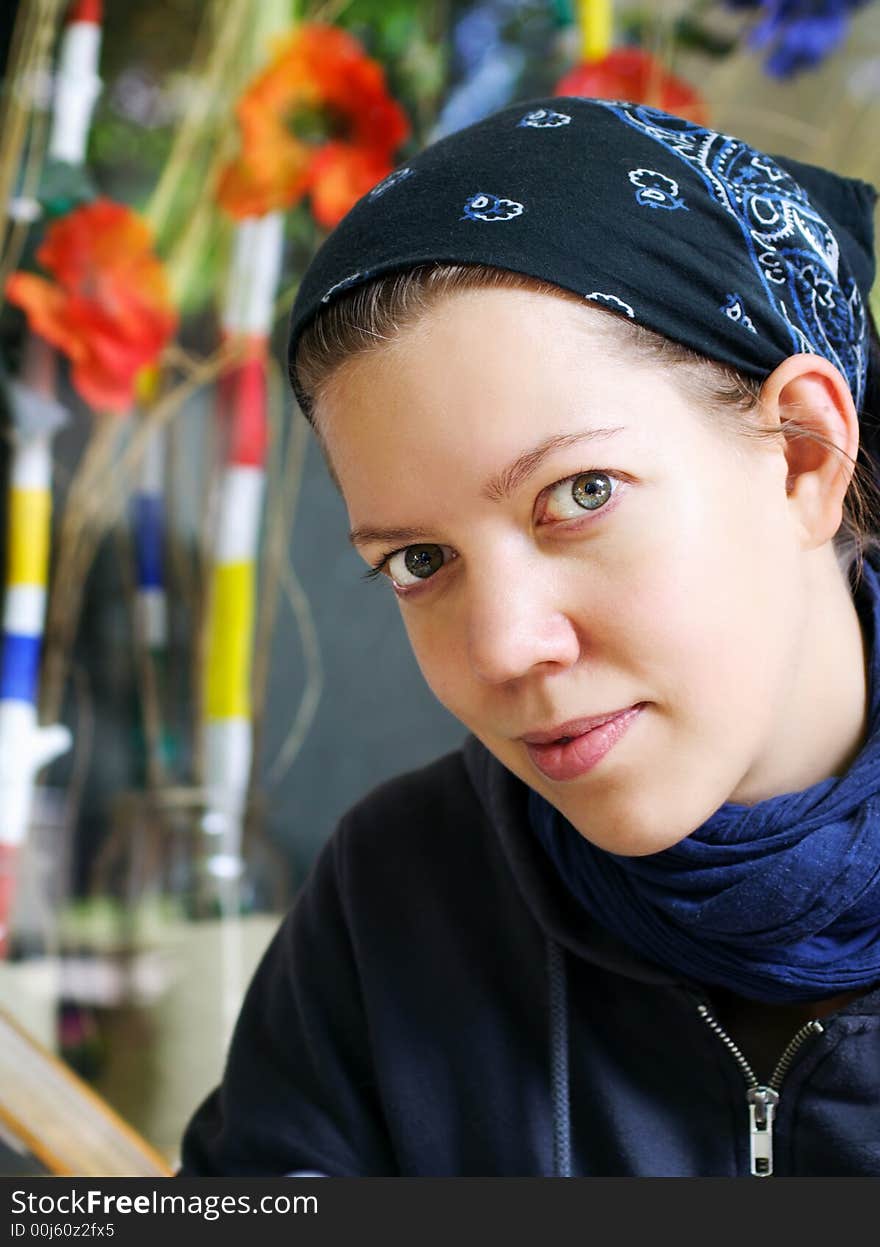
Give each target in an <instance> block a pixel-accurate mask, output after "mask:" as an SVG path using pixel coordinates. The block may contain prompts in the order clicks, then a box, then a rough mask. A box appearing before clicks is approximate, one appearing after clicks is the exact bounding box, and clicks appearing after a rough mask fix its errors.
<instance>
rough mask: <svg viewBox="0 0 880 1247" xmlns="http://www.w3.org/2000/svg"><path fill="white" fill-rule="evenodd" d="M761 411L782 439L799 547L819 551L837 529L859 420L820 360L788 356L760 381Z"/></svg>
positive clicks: (840, 382)
mask: <svg viewBox="0 0 880 1247" xmlns="http://www.w3.org/2000/svg"><path fill="white" fill-rule="evenodd" d="M761 407H762V410H763V413H764V415H765V417H766V418H767V419H768V420H769V421H770V423H771V426H776V425H779V426H781V427H782V429H783V431H784V432H785V434H786V439H785V458H786V461H787V464H788V476H787V478H786V485H785V488H786V493H787V495H788V500H789V503H790V505H791V507H792V508H793V510H794V518H795V519H796V520H797V522H798V524H799V526H800V528H801V530H802V533H803V539H804V548H805V549H813V548H815V547H817V546H821V545H823V544H824V543H825V542H828V541H830V540H831V539H832V538H833V537H834V534H835V533H836V532H837V530H838V529H839V528H840V524H841V521H842V519H843V500H844V497H845V495H846V491H847V487H848V486H849V483H850V480H851V479H852V473H853V469H854V464H855V459H856V455H857V454H858V450H859V421H858V416H857V414H856V409H855V404H854V403H853V399H852V395H851V393H850V390H849V386H848V385H847V383H846V381H845V380H844V377H843V375H842V374H841V373H840V372H839V371H838V369H837V368H835V367H834V365H833V364H832V363H831V362H830V361H829V360H827V359H824V358H823V357H822V356H821V355H810V354H799V355H790V356H789V357H788V359H785V360H783V362H782V363H781V364H780V365H779V367H778V368H776V369H774V371H773V372H771V374H770V376H769V377H768V378H767V380H766V381H765V382H764V385H763V386H762V388H761ZM811 433H814V434H820V435H821V436H822V437H824V438H826V439H827V440H828V441H830V442H831V443H833V445H834V446H836V447H837V448H838V451H837V452H835V451H833V450H831V449H829V448H828V447H827V446H824V445H822V444H821V442H820V441H818V440H815V439H814V438H813V437H811V436H809V434H811ZM840 451H843V454H840V453H839V452H840Z"/></svg>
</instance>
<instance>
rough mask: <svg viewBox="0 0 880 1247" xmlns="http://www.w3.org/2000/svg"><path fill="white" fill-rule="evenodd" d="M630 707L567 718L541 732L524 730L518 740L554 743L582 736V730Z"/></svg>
mask: <svg viewBox="0 0 880 1247" xmlns="http://www.w3.org/2000/svg"><path fill="white" fill-rule="evenodd" d="M631 709H632V707H631V706H627V707H624V709H623V710H609V711H607V712H606V713H605V714H594V715H590V716H589V717H587V718H584V719H568V720H567V721H566V722H565V723H560V724H558V726H557V727H551V728H548V729H547V730H546V731H543V732H526V733H525V735H524V736H521V737H520V740H524V741H525V743H526V744H527V745H550V744H556V743H558V742H559V741H561V740H562V739H563V738H564V737H574V736H583V734H584V732H589V731H592V729H593V728H594V727H601V726H602V724H603V723H608V722H609V721H610V720H611V719H616V718H617V716H618V715H620V714H626V712H627V710H631Z"/></svg>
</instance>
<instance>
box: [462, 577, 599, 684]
mask: <svg viewBox="0 0 880 1247" xmlns="http://www.w3.org/2000/svg"><path fill="white" fill-rule="evenodd" d="M561 574H562V573H561V569H560V568H559V567H558V566H557V567H555V568H554V567H552V566H550V567H543V568H542V567H539V566H536V564H535V562H533V561H526V560H523V559H518V560H516V564H515V565H511V564H510V563H508V564H507V566H505V565H504V561H503V560H501V559H498V560H497V561H496V563H495V565H494V568H493V570H492V571H491V572H489V573H487V572H486V571H485V564H483V574H482V575H481V576H480V577H479V583H477V584H472V585H470V586H469V587H468V589H469V601H468V612H469V615H468V651H469V657H470V663H471V669H472V671H473V672H474V674H475V675H476V676H477V677H478V678H479V679H480V680H482V681H484V682H485V683H487V684H503V683H505V682H508V681H510V680H516V679H519V678H521V677H522V676H524V675H527V674H528V673H529V672H531V671H533V670H534V669H535V668H537V667H547V668H548V669H549V668H551V667H553V666H556V667H559V668H564V667H569V666H571V665H573V664H574V663H576V662H577V660H578V657H579V655H580V651H581V641H580V637H579V634H578V629H577V627H576V625H575V622H574V619H573V615H572V612H571V609H570V603H569V602H564V601H563V600H562V598H563V596H564V586H563V585H562V584H561V583H560V576H561Z"/></svg>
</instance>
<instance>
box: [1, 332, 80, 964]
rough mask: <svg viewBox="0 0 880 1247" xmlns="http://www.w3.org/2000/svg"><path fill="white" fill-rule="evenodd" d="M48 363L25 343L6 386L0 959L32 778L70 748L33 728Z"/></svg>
mask: <svg viewBox="0 0 880 1247" xmlns="http://www.w3.org/2000/svg"><path fill="white" fill-rule="evenodd" d="M54 365H55V356H54V352H53V350H52V348H51V347H50V346H49V345H48V343H46V342H44V341H42V339H40V338H31V339H30V340H29V342H28V344H27V350H26V354H25V369H24V377H23V382H21V383H18V384H17V385H15V386H14V387H13V390H12V398H13V410H14V413H15V423H16V426H17V432H18V439H17V441H16V442H15V444H14V448H13V453H12V463H11V466H10V487H9V500H8V513H7V514H8V521H7V523H8V533H7V566H6V585H5V595H4V607H3V640H2V650H0V955H3V954H5V952H6V950H7V940H8V935H9V925H10V917H11V910H12V904H13V898H14V878H15V867H16V860H17V855H18V851H19V849H20V846H21V845H22V844H23V842H24V841H25V839H26V836H27V830H28V823H29V821H30V813H31V805H32V800H33V788H34V782H35V779H36V776H37V774H38V772H39V771H40V770H41V769H42V767H43V766H45V765H46V764H47V763H48V762H50V761H51V760H52V759H53V758H54V757H56V756H57V755H58V754H59V753H61V752H63V751H64V750H65V749H67V748H69V747H70V733H69V732H68V730H67V728H64V727H60V726H56V727H48V728H40V727H38V725H37V691H38V682H39V668H40V651H41V646H42V638H43V629H44V626H45V617H46V586H47V580H48V571H49V545H50V526H51V516H52V492H51V490H52V435H53V432H54V430H55V429H56V428H57V427H58V425H59V424H60V423H61V422H62V421H63V419H64V416H63V412H62V410H61V409H60V407H59V406H58V404H57V403H55V402H54V400H53V399H52V391H53V388H54Z"/></svg>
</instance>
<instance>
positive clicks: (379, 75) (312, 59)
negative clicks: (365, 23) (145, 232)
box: [217, 22, 409, 229]
mask: <svg viewBox="0 0 880 1247" xmlns="http://www.w3.org/2000/svg"><path fill="white" fill-rule="evenodd" d="M236 116H237V118H238V124H239V128H240V131H241V155H240V156H239V158H238V159H237V160H234V161H232V163H231V164H229V165H227V166H226V168H225V169H224V170H223V173H222V174H221V177H220V183H219V187H218V192H217V194H218V199H219V200H220V203H221V204H222V206H223V207H224V208H225V209H226V211H227V212H229V213H230V214H231V215H232V216H234V217H237V218H239V219H240V218H241V217H246V216H263V215H264V214H265V213H266V212H272V211H274V210H275V209H278V208H288V207H290V206H292V205H293V204H295V203H298V202H299V200H300V199H302V198H303V196H304V195H306V194H310V195H311V203H312V211H313V213H314V215H315V219H316V220H317V221H318V222H319V223H320V224H321V225H323V226H324V227H325V228H326V229H332V227H333V226H334V225H336V223H337V222H338V221H340V220H341V219H342V217H344V216H345V214H346V212H348V210H349V208H351V207H352V205H353V204H354V203H355V201H356V200H358V199H359V198H360V197H361V195H365V194H366V192H367V191H368V190H369V189H370V188H371V187H372V186H375V185H376V183H377V182H380V181H381V180H382V178H383V177H385V176H386V175H387V174H388V173H390V172H391V170H392V169H393V167H394V164H395V161H394V159H393V154H394V151H395V149H396V148H397V147H399V146H400V144H401V143H402V142H403V141H404V139H406V138H407V137H408V135H409V123H408V121H407V119H406V116H405V114H404V112H403V110H402V109H401V108H400V106H399V104H397V103H396V102H395V101H394V100H393V99H392V98H391V96H390V95H389V94H388V91H387V87H386V83H385V74H384V71H383V69H382V67H381V65H379V64H378V62H376V61H374V60H372V59H371V58H370V57H368V56H367V55H366V54H365V52H364V50H363V48H362V47H361V45H360V43H358V41H357V39H355V38H354V37H353V36H352V35H349V34H348V33H347V32H346V31H344V30H340V29H338V28H337V27H335V26H325V25H322V24H321V23H319V22H312V23H308V24H306V25H303V26H301V27H299V28H298V29H297V30H296V31H295V32H294V33H293V34H292V35H290V36H288V37H287V38H286V39H284V40H283V41H282V42H281V44H280V45H279V47H278V50H277V52H276V55H275V58H274V60H273V61H272V62H271V64H270V65H269V66H268V67H267V68H266V69H265V70H264V71H263V72H262V73H261V74H259V75H258V77H257V78H256V79H255V80H254V81H253V83H252V84H251V86H250V87H249V88H248V90H247V91H246V92H245V94H244V95H243V96H242V97H241V99H240V100H239V102H238V105H237V107H236Z"/></svg>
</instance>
